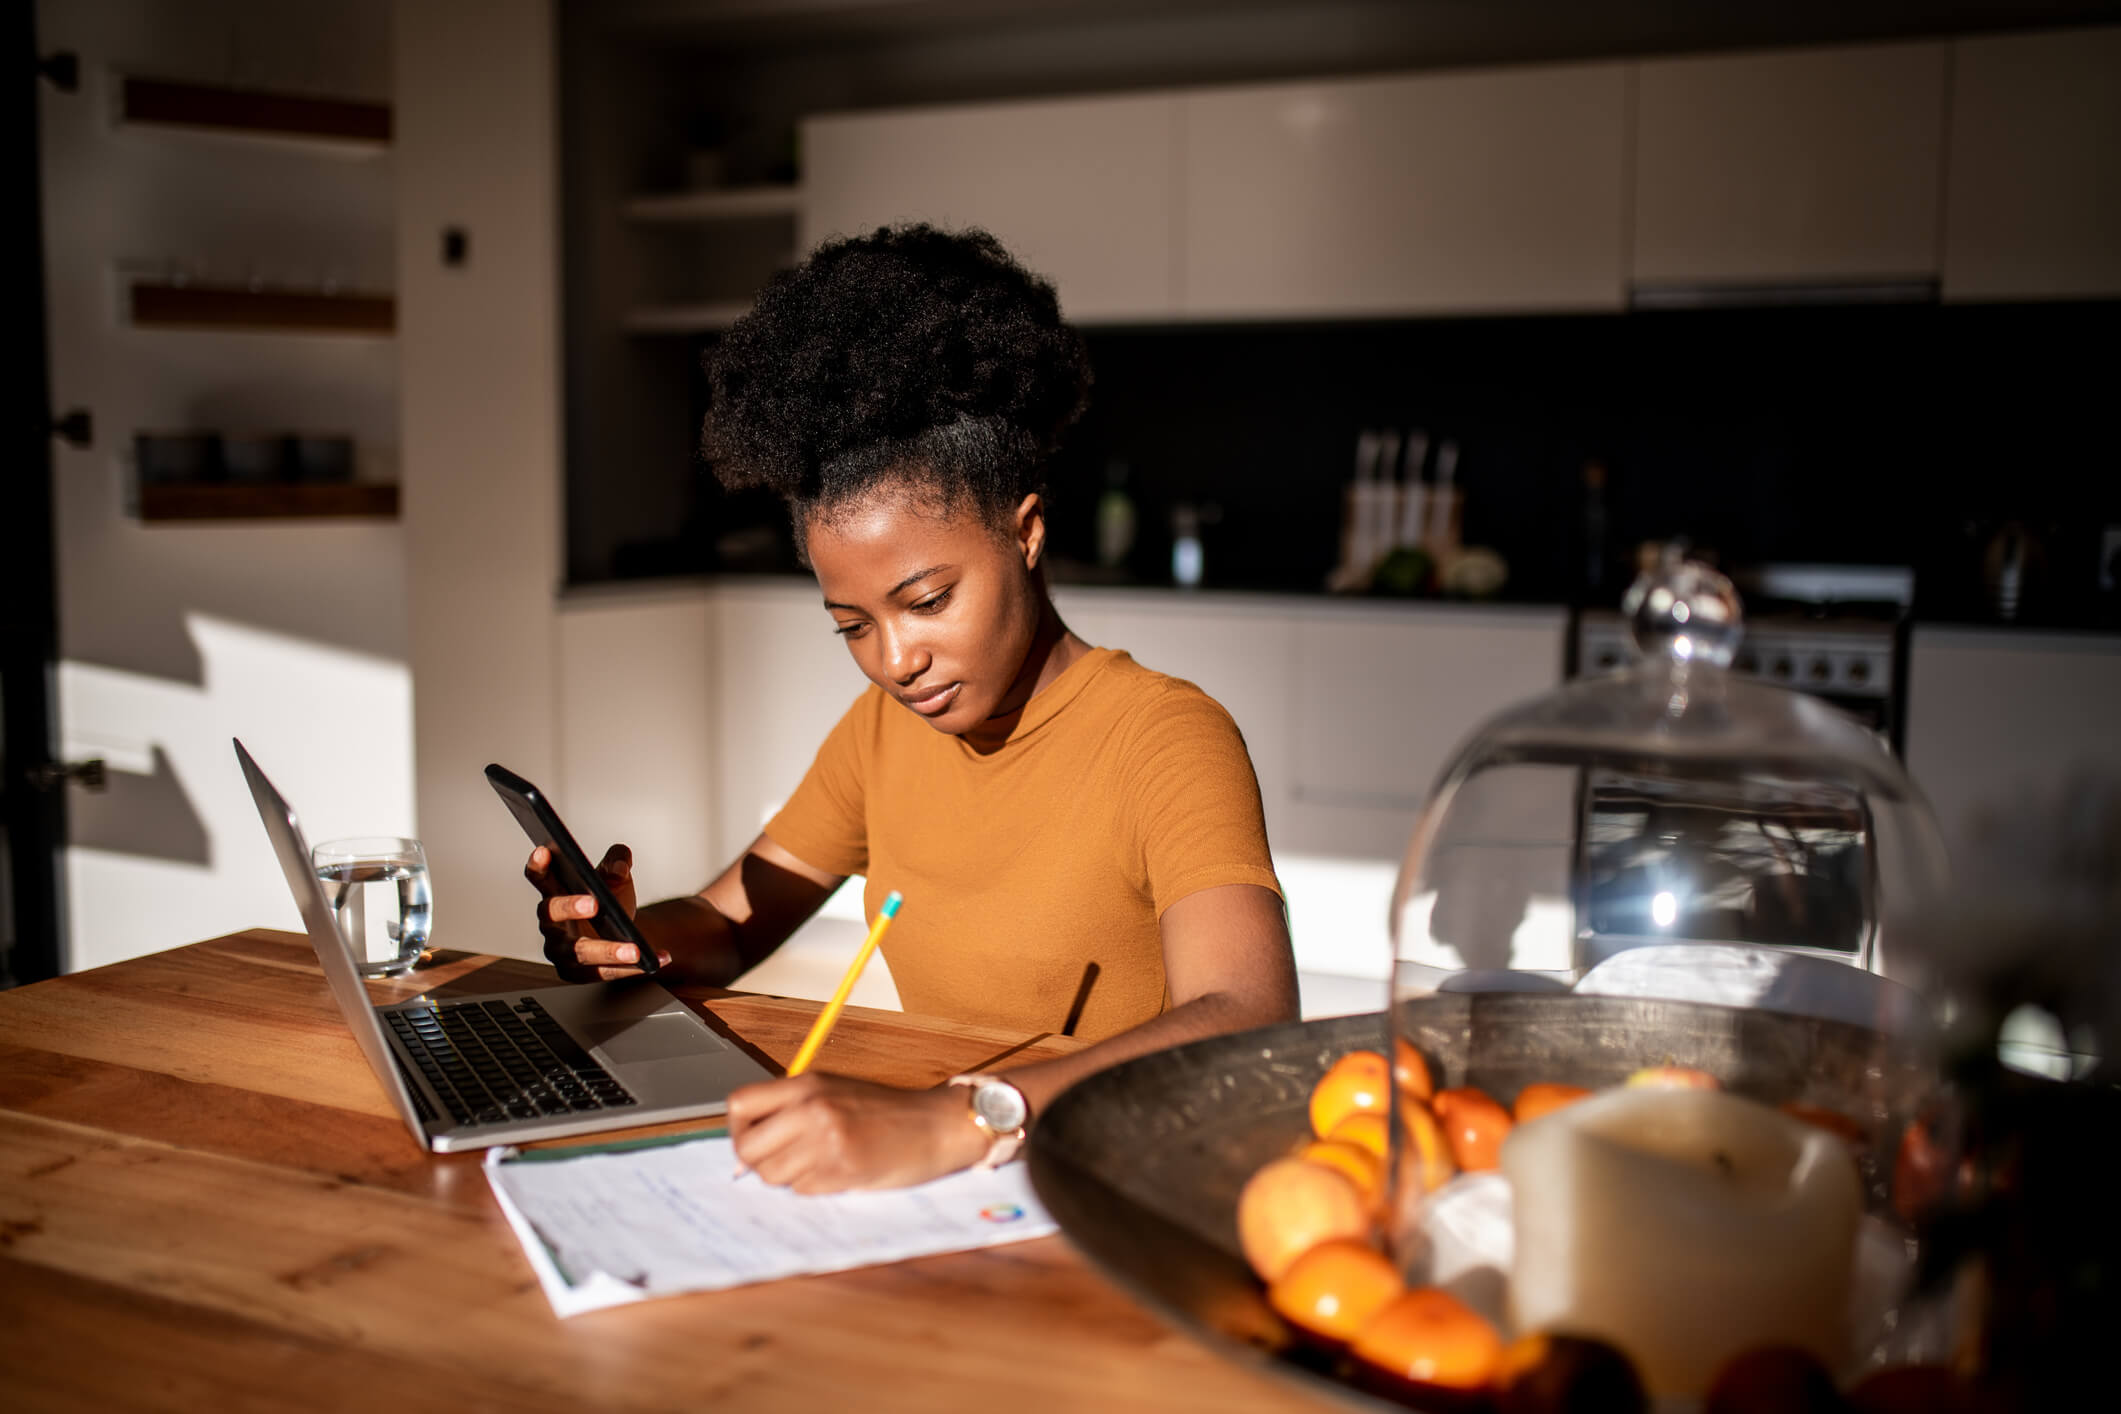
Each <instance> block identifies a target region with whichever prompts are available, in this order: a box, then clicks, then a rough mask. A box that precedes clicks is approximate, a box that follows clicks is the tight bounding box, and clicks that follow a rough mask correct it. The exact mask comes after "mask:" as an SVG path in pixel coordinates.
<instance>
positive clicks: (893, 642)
mask: <svg viewBox="0 0 2121 1414" xmlns="http://www.w3.org/2000/svg"><path fill="white" fill-rule="evenodd" d="M878 627H879V630H880V632H879V637H881V638H882V639H883V649H884V671H885V672H886V673H888V674H889V675H890V677H891V680H892V681H893V682H895V683H897V684H899V685H900V686H901V687H904V686H907V685H908V684H911V683H913V682H915V681H917V680H918V679H919V678H920V675H921V674H922V673H925V672H927V671H928V664H929V662H930V661H931V658H932V655H931V654H930V653H929V652H928V650H927V649H926V648H924V647H922V646H921V645H920V644H919V643H918V642H916V641H915V638H914V636H913V635H911V634H909V633H907V632H906V631H905V630H904V629H901V628H891V629H886V628H883V627H882V625H879V626H878Z"/></svg>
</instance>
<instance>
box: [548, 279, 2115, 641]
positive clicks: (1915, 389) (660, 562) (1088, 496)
mask: <svg viewBox="0 0 2121 1414" xmlns="http://www.w3.org/2000/svg"><path fill="white" fill-rule="evenodd" d="M1086 338H1087V340H1088V342H1089V346H1090V353H1091V359H1092V364H1093V366H1094V368H1095V371H1096V378H1097V385H1096V387H1095V389H1094V391H1093V395H1092V403H1091V411H1090V412H1089V414H1088V416H1087V417H1086V418H1085V420H1084V421H1083V423H1082V424H1081V425H1080V426H1079V427H1078V428H1077V429H1076V432H1075V434H1074V436H1073V437H1072V438H1071V440H1070V442H1069V444H1068V446H1067V447H1066V448H1065V449H1064V451H1063V453H1062V455H1061V457H1060V458H1059V460H1058V462H1057V464H1056V465H1055V467H1054V469H1053V475H1052V492H1053V496H1052V501H1053V521H1054V550H1055V552H1056V554H1057V555H1058V557H1059V558H1060V561H1061V564H1060V568H1061V570H1062V572H1063V573H1068V574H1075V575H1079V576H1081V577H1091V578H1095V577H1104V578H1124V579H1126V580H1127V581H1129V582H1136V583H1146V584H1159V583H1170V582H1171V577H1172V566H1173V555H1172V550H1173V524H1174V519H1175V517H1174V512H1176V513H1177V517H1176V518H1180V519H1183V518H1184V516H1185V512H1184V511H1182V510H1181V509H1180V508H1190V509H1191V511H1192V512H1193V516H1192V520H1193V522H1194V523H1195V524H1197V526H1198V535H1199V540H1200V562H1201V582H1202V583H1203V584H1204V585H1205V586H1208V587H1222V588H1237V589H1262V590H1279V591H1314V590H1322V589H1323V586H1324V583H1325V580H1326V576H1327V574H1328V572H1329V571H1330V570H1331V569H1332V567H1333V565H1334V563H1335V561H1336V559H1337V558H1338V556H1339V551H1340V531H1341V513H1342V505H1343V497H1344V492H1345V488H1346V487H1347V485H1348V483H1349V482H1350V480H1351V479H1352V477H1353V474H1354V468H1355V457H1356V448H1357V438H1358V436H1359V435H1360V434H1361V433H1362V431H1363V430H1364V429H1377V430H1391V431H1395V432H1398V433H1400V434H1402V435H1404V434H1407V433H1409V432H1411V431H1413V430H1415V429H1419V430H1421V431H1423V432H1425V433H1426V434H1427V437H1428V439H1429V445H1430V448H1431V451H1430V453H1429V462H1430V466H1431V468H1432V470H1431V475H1432V476H1433V474H1434V470H1433V468H1434V466H1435V459H1436V451H1435V448H1437V447H1439V446H1440V445H1441V444H1442V443H1443V442H1444V441H1447V440H1448V441H1451V442H1455V443H1456V444H1457V447H1458V452H1459V455H1458V463H1457V468H1456V480H1457V484H1458V485H1459V486H1460V487H1461V488H1462V489H1463V492H1464V530H1463V536H1464V540H1465V542H1466V543H1468V544H1482V545H1488V546H1492V547H1493V548H1495V549H1496V550H1497V551H1499V552H1500V553H1501V555H1502V556H1503V558H1504V559H1505V560H1506V561H1507V563H1508V566H1509V581H1508V585H1507V587H1506V589H1505V591H1504V594H1505V596H1506V597H1508V598H1512V599H1526V600H1540V601H1550V602H1553V601H1565V600H1571V599H1588V600H1591V601H1602V600H1612V599H1616V598H1617V597H1618V595H1619V592H1620V590H1621V588H1622V587H1624V585H1625V582H1626V578H1627V565H1628V562H1629V560H1630V559H1631V556H1632V553H1633V547H1634V546H1635V545H1637V544H1638V543H1640V542H1642V541H1644V540H1653V539H1663V538H1667V537H1671V536H1675V535H1685V536H1687V537H1689V538H1690V539H1692V540H1693V541H1694V542H1696V543H1697V544H1700V545H1704V546H1708V547H1711V548H1713V549H1714V550H1716V551H1717V552H1718V553H1719V554H1720V555H1721V556H1722V557H1723V558H1724V560H1725V561H1726V562H1727V563H1731V564H1737V565H1743V564H1750V563H1758V562H1762V561H1810V560H1818V561H1834V562H1848V563H1864V564H1870V563H1897V564H1912V565H1915V566H1916V567H1917V570H1918V577H1919V584H1920V590H1919V592H1920V594H1921V596H1922V599H1923V601H1924V602H1925V604H1926V605H1928V606H1929V607H1930V608H1931V610H1932V611H1934V612H1936V613H1937V614H1939V615H1940V616H1946V617H1980V616H1981V615H1982V614H1983V613H1984V612H1985V608H1984V606H1985V604H1986V602H1987V594H1986V590H1985V588H1984V581H1983V566H1984V562H1985V561H1992V560H1993V558H1994V554H1995V546H1996V543H1997V542H1998V539H1999V536H2002V537H2006V538H2007V537H2008V536H2009V535H2010V533H2011V531H2012V528H2013V527H2015V528H2016V532H2017V535H2018V537H2019V538H2018V540H2017V541H2014V542H2013V543H2015V544H2022V545H2023V546H2026V547H2029V553H2030V558H2028V559H2027V566H2028V574H2029V575H2030V578H2028V580H2027V587H2026V593H2027V596H2028V604H2027V607H2028V609H2031V610H2039V611H2042V612H2043V613H2044V612H2045V607H2046V606H2052V605H2057V604H2067V603H2069V602H2071V601H2073V600H2076V599H2078V598H2081V597H2083V596H2091V598H2092V599H2094V600H2096V599H2097V598H2098V597H2099V591H2098V588H2097V576H2098V572H2099V570H2098V566H2099V561H2100V555H2101V539H2102V534H2103V532H2104V530H2105V528H2106V527H2109V526H2115V525H2121V456H2117V454H2116V452H2115V443H2114V440H2113V436H2114V434H2113V433H2112V431H2111V426H2110V422H2111V419H2110V417H2109V416H2108V415H2107V414H2106V412H2105V408H2106V406H2107V405H2108V404H2109V403H2110V402H2111V401H2112V398H2113V387H2114V373H2113V370H2114V366H2115V353H2114V351H2115V349H2116V347H2117V345H2121V303H2113V302H2102V303H2092V304H2082V303H2071V304H2052V305H1994V306H1979V305H1951V306H1941V305H1929V304H1925V305H1850V306H1825V307H1818V306H1814V307H1803V308H1766V309H1722V310H1688V311H1673V312H1655V313H1652V312H1634V313H1629V314H1621V315H1585V316H1569V317H1537V318H1483V319H1433V320H1405V321H1397V320H1395V321H1378V322H1367V323H1333V324H1286V325H1209V326H1199V325H1194V326H1178V327H1157V328H1097V329H1091V330H1088V331H1086ZM701 351H703V350H702V349H695V350H694V351H693V354H694V356H695V357H696V356H697V354H698V353H699V352H701ZM673 352H674V351H673ZM696 382H697V384H698V391H697V392H696V395H695V405H696V408H698V410H700V411H704V396H705V393H704V380H696ZM1591 463H1597V464H1598V465H1600V466H1601V467H1602V468H1603V469H1604V470H1603V474H1602V481H1603V485H1602V487H1601V488H1600V489H1599V490H1598V491H1597V492H1595V493H1594V492H1592V491H1591V490H1589V489H1588V488H1587V484H1586V483H1587V478H1586V467H1587V466H1588V465H1589V464H1591ZM614 474H620V473H614ZM630 474H634V475H643V476H646V475H657V474H666V473H665V472H664V470H663V469H634V471H633V472H632V473H630ZM667 474H668V475H673V476H684V477H687V478H689V479H690V480H691V483H692V495H691V502H692V506H693V511H692V515H691V517H690V519H689V522H688V524H687V525H686V526H685V527H684V529H683V531H682V533H680V534H678V535H676V536H672V535H670V534H669V533H668V532H667V530H661V528H659V527H654V526H642V527H639V529H640V531H641V538H640V539H639V540H638V541H634V542H631V543H629V544H624V545H617V546H611V545H604V546H599V545H589V544H581V543H571V544H570V547H569V549H570V568H571V577H572V578H573V579H574V580H575V581H576V582H584V581H593V580H601V579H623V578H634V577H641V576H644V575H658V574H671V573H699V572H711V571H714V570H717V569H759V568H772V567H782V568H790V569H792V568H794V562H793V556H792V554H791V553H790V551H789V549H788V546H787V543H786V534H785V529H784V527H782V526H781V524H780V520H779V516H778V512H777V511H776V510H775V509H774V508H773V507H772V506H771V505H770V504H769V503H765V502H762V501H760V500H758V499H756V498H750V499H747V500H745V501H741V502H738V501H732V500H730V499H729V498H725V497H723V496H722V495H721V494H720V493H719V492H718V491H716V490H715V489H714V488H713V486H712V484H711V478H708V477H707V476H706V475H705V473H704V472H703V471H702V469H701V468H700V467H699V466H697V464H695V465H692V466H689V467H684V468H675V467H673V468H669V469H667ZM610 489H611V488H610V487H608V486H607V487H606V490H607V491H608V490H610ZM1113 489H1119V490H1122V491H1123V492H1124V495H1125V497H1126V498H1127V502H1128V504H1129V506H1130V507H1131V510H1132V516H1131V520H1132V522H1133V535H1132V545H1131V547H1129V549H1128V551H1127V553H1126V554H1125V556H1124V559H1123V563H1122V565H1121V567H1120V568H1119V569H1118V570H1117V571H1114V570H1109V569H1104V570H1101V569H1099V568H1097V566H1098V564H1099V561H1100V558H1101V555H1100V543H1099V522H1100V517H1099V505H1100V501H1101V500H1105V499H1106V493H1107V492H1108V491H1109V490H1113ZM1594 496H1595V498H1596V499H1595V504H1594ZM1106 508H1107V515H1106V517H1105V533H1106V537H1107V541H1106V544H1105V546H1104V547H1103V548H1104V549H1105V551H1106V554H1105V555H1104V556H1103V558H1107V559H1109V558H1110V553H1109V552H1110V550H1111V549H1112V548H1113V542H1112V539H1111V537H1112V535H1113V533H1114V532H1115V530H1118V529H1123V528H1124V526H1123V520H1122V521H1121V522H1120V523H1115V519H1114V517H1113V516H1112V514H1111V511H1112V506H1111V503H1110V501H1109V500H1107V502H1106ZM1123 519H1124V518H1123ZM659 532H660V533H659ZM717 547H719V549H718V548H717ZM2020 553H2021V554H2024V553H2027V552H2026V551H2024V550H2021V552H2020ZM1182 558H1183V557H1182ZM1594 580H1595V581H1596V582H1593V581H1594ZM2106 599H2107V608H2106V610H2105V612H2104V613H2102V612H2100V611H2099V609H2098V607H2097V605H2096V604H2095V605H2093V606H2092V607H2091V608H2089V609H2087V610H2086V611H2085V612H2086V614H2087V615H2088V616H2089V617H2090V618H2093V619H2099V618H2103V617H2105V615H2106V614H2110V613H2111V603H2112V601H2113V596H2112V595H2111V594H2109V595H2108V596H2106ZM2073 613H2074V611H2072V612H2071V613H2063V614H2061V615H2060V616H2061V617H2065V618H2066V617H2071V616H2073ZM2050 616H2053V615H2050Z"/></svg>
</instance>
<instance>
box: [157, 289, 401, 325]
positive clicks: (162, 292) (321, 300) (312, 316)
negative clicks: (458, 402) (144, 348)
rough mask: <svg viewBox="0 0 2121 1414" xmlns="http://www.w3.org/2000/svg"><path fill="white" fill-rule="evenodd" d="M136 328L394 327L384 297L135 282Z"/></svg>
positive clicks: (393, 310) (392, 308) (393, 307)
mask: <svg viewBox="0 0 2121 1414" xmlns="http://www.w3.org/2000/svg"><path fill="white" fill-rule="evenodd" d="M127 309H128V311H129V313H130V315H131V319H132V323H133V324H134V325H135V326H136V327H138V328H142V329H225V330H235V331H249V332H253V333H284V334H361V335H371V336H373V335H385V334H389V333H391V332H393V331H394V330H395V329H396V327H397V303H396V301H395V300H393V299H392V298H391V297H390V296H389V295H362V294H346V295H338V294H320V293H308V292H302V291H294V290H250V289H242V288H238V287H233V286H220V285H167V284H159V283H155V282H152V281H146V280H136V281H134V282H133V284H132V285H131V287H130V289H129V291H128V294H127Z"/></svg>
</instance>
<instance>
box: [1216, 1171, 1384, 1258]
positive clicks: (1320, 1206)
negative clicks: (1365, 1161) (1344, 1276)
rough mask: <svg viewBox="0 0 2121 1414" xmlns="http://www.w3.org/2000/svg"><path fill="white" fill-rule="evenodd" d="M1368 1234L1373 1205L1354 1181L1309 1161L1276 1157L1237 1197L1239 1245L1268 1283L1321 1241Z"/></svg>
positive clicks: (1366, 1237) (1362, 1237)
mask: <svg viewBox="0 0 2121 1414" xmlns="http://www.w3.org/2000/svg"><path fill="white" fill-rule="evenodd" d="M1369 1235H1370V1206H1369V1204H1368V1203H1367V1202H1366V1201H1365V1200H1364V1198H1363V1196H1362V1193H1361V1191H1360V1190H1359V1189H1357V1188H1356V1186H1355V1183H1354V1181H1353V1180H1352V1179H1350V1178H1349V1177H1348V1176H1347V1175H1346V1174H1344V1173H1341V1172H1339V1171H1338V1170H1336V1169H1330V1168H1327V1167H1326V1166H1325V1165H1324V1164H1314V1163H1312V1162H1311V1161H1310V1160H1309V1159H1276V1160H1275V1161H1274V1162H1273V1163H1271V1164H1267V1165H1265V1166H1264V1167H1262V1168H1261V1169H1260V1170H1259V1172H1258V1173H1255V1174H1253V1175H1252V1177H1251V1178H1249V1179H1247V1180H1246V1181H1245V1186H1244V1190H1243V1191H1242V1192H1241V1193H1239V1194H1238V1195H1237V1241H1238V1246H1239V1247H1240V1248H1241V1249H1242V1250H1243V1252H1244V1254H1245V1260H1246V1261H1247V1262H1250V1263H1251V1264H1252V1270H1253V1271H1255V1272H1257V1273H1259V1275H1260V1276H1261V1277H1263V1278H1265V1279H1266V1280H1267V1281H1273V1280H1274V1279H1275V1278H1276V1277H1279V1276H1280V1275H1281V1274H1282V1273H1283V1272H1284V1271H1286V1270H1287V1269H1288V1266H1289V1264H1290V1263H1291V1262H1294V1261H1295V1260H1296V1259H1297V1258H1298V1257H1300V1256H1302V1255H1303V1254H1304V1253H1305V1252H1307V1251H1309V1250H1310V1249H1311V1248H1313V1247H1316V1246H1317V1245H1318V1244H1319V1243H1321V1242H1328V1241H1331V1240H1332V1239H1333V1238H1336V1237H1352V1238H1355V1239H1357V1240H1360V1241H1367V1240H1368V1238H1369Z"/></svg>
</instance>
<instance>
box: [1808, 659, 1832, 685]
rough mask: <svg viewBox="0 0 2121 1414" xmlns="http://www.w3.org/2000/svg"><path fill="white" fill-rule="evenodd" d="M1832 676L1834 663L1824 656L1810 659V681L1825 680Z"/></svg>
mask: <svg viewBox="0 0 2121 1414" xmlns="http://www.w3.org/2000/svg"><path fill="white" fill-rule="evenodd" d="M1833 676H1834V665H1833V664H1832V663H1830V662H1828V661H1827V660H1826V659H1824V658H1814V659H1812V681H1813V682H1826V681H1827V680H1829V679H1830V678H1832V677H1833Z"/></svg>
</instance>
